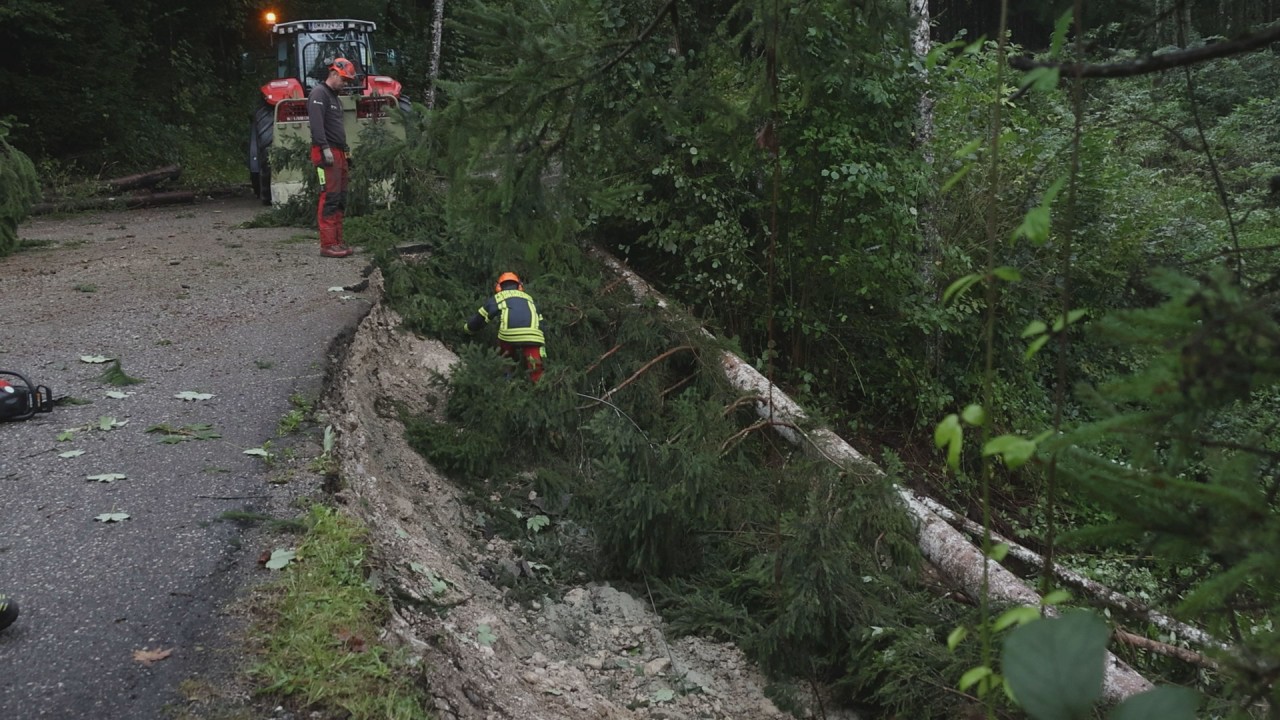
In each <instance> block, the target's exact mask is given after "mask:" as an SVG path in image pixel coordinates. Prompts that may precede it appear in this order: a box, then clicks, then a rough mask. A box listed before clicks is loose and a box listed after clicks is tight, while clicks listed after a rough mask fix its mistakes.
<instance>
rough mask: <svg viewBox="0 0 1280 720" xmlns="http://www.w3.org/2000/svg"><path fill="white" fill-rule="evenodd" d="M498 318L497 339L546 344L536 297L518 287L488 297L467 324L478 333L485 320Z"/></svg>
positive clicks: (522, 343)
mask: <svg viewBox="0 0 1280 720" xmlns="http://www.w3.org/2000/svg"><path fill="white" fill-rule="evenodd" d="M494 318H499V319H500V320H501V322H500V323H499V324H498V339H499V340H502V341H504V342H509V343H512V344H516V345H544V344H546V339H545V338H544V337H543V336H542V315H540V314H538V306H537V305H535V304H534V302H533V298H531V297H529V296H528V295H527V294H525V293H523V292H521V291H519V290H503V291H502V292H500V293H498V294H496V295H494V296H493V297H491V298H489V299H488V300H487V301H486V302H485V304H484V306H483V307H481V308H480V309H479V310H478V311H476V314H475V315H473V316H472V317H471V319H470V320H468V321H467V327H468V328H469V329H470V330H471V331H472V332H475V331H476V330H479V329H480V328H481V327H483V326H484V325H485V324H486V323H488V322H489V321H491V320H493V319H494Z"/></svg>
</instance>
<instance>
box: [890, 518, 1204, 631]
mask: <svg viewBox="0 0 1280 720" xmlns="http://www.w3.org/2000/svg"><path fill="white" fill-rule="evenodd" d="M913 496H914V497H915V498H916V500H917V501H919V502H920V504H921V505H923V506H924V507H925V508H926V509H928V510H930V511H932V512H934V513H936V514H937V515H938V517H941V518H942V519H943V520H946V521H947V522H948V523H950V524H951V525H952V526H959V529H961V530H964V531H965V532H967V533H969V534H970V535H981V534H982V526H981V525H979V524H978V523H976V522H974V521H972V520H970V519H969V518H967V517H964V516H963V515H960V514H958V513H956V512H953V511H952V510H951V509H950V508H947V507H945V506H944V505H942V504H941V503H939V502H938V501H937V500H934V499H932V498H927V497H922V496H920V495H916V494H915V493H913ZM991 541H992V542H995V543H1004V544H1006V545H1008V546H1009V556H1010V557H1013V558H1015V559H1017V560H1018V561H1019V562H1023V563H1026V564H1027V565H1029V566H1031V567H1033V568H1036V569H1040V568H1043V567H1044V558H1043V557H1041V556H1040V555H1039V554H1038V553H1036V552H1035V551H1033V550H1031V549H1029V548H1026V547H1024V546H1022V545H1020V544H1018V543H1017V542H1014V541H1013V540H1009V539H1008V538H1005V537H1001V536H1000V535H999V534H998V533H994V532H993V533H991ZM1053 575H1054V577H1056V578H1057V579H1058V581H1059V582H1061V583H1062V584H1063V585H1066V586H1068V587H1071V588H1075V589H1076V590H1080V591H1083V592H1085V593H1088V595H1089V597H1091V598H1093V599H1094V600H1096V601H1098V602H1099V603H1102V604H1103V605H1106V606H1107V607H1111V608H1115V609H1116V610H1120V611H1122V612H1124V613H1126V614H1128V615H1129V616H1131V617H1134V618H1137V619H1139V620H1142V621H1144V622H1148V623H1151V624H1152V625H1155V626H1156V627H1158V628H1160V629H1161V630H1165V631H1167V632H1171V633H1174V634H1176V635H1177V636H1178V637H1181V638H1184V639H1186V640H1190V641H1191V642H1194V643H1195V644H1197V645H1199V646H1200V647H1203V648H1209V649H1214V650H1226V649H1227V646H1226V644H1225V643H1223V642H1222V641H1221V640H1218V639H1217V638H1214V637H1212V636H1211V635H1209V633H1207V632H1205V631H1203V630H1201V629H1200V628H1196V627H1192V626H1190V625H1187V624H1186V623H1184V622H1181V621H1179V620H1175V619H1173V618H1171V617H1169V616H1168V615H1165V614H1164V613H1161V612H1157V611H1155V610H1152V609H1151V608H1149V607H1147V606H1146V605H1143V604H1142V603H1140V602H1138V601H1137V600H1134V599H1133V598H1131V597H1129V596H1127V595H1124V594H1123V593H1119V592H1116V591H1115V590H1112V589H1111V588H1109V587H1107V586H1106V585H1103V584H1102V583H1100V582H1097V581H1096V580H1090V579H1089V578H1087V577H1085V576H1083V575H1081V574H1080V573H1077V572H1075V571H1073V570H1068V569H1066V568H1064V567H1062V566H1061V565H1059V564H1056V563H1055V564H1054V566H1053Z"/></svg>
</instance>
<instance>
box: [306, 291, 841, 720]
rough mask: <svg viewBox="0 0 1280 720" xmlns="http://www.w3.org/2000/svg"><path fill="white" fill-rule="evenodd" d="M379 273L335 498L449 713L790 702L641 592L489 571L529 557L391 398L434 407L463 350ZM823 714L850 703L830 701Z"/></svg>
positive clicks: (350, 360)
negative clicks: (430, 456) (477, 504)
mask: <svg viewBox="0 0 1280 720" xmlns="http://www.w3.org/2000/svg"><path fill="white" fill-rule="evenodd" d="M370 279H371V283H370V288H369V296H370V298H371V299H373V300H374V301H375V302H374V306H373V309H372V310H371V311H370V313H369V314H368V315H367V316H366V317H365V318H364V320H363V321H362V322H361V323H360V325H359V327H358V329H357V330H356V333H355V335H354V336H353V338H352V340H351V344H350V346H349V348H348V349H347V352H346V355H345V357H344V358H343V359H342V367H341V368H340V369H339V371H338V372H336V373H335V374H334V376H333V377H334V378H336V379H335V382H334V384H333V387H332V388H331V390H330V401H329V402H330V405H331V407H330V408H329V411H330V417H331V419H332V421H333V422H334V424H335V426H336V427H337V428H338V429H339V430H340V433H339V438H340V439H339V442H338V446H337V455H338V458H339V463H340V474H341V477H342V482H343V485H344V489H343V490H342V491H341V492H340V493H339V495H338V497H339V500H340V501H341V503H342V506H343V508H344V510H345V511H346V512H349V513H350V514H352V515H354V516H355V517H357V518H358V519H360V520H361V521H362V522H363V523H364V524H365V525H367V526H368V528H369V531H370V543H371V545H372V548H373V554H374V564H375V566H376V567H377V576H378V580H379V581H381V582H382V583H385V585H386V587H387V589H388V591H389V592H391V594H392V595H393V596H394V597H397V598H398V600H397V602H396V603H395V605H396V609H395V610H394V611H393V614H392V618H391V621H390V623H389V627H388V631H387V635H388V637H387V641H388V642H391V643H397V644H400V645H403V646H405V647H407V648H408V649H409V651H410V657H411V659H412V662H414V663H417V664H420V665H421V667H422V670H423V672H424V673H425V678H426V684H427V686H428V688H429V689H430V691H431V694H432V696H433V699H434V703H435V705H436V708H435V710H436V712H437V713H438V715H439V716H440V717H442V718H450V719H452V718H465V719H470V718H485V719H497V718H521V719H529V718H567V719H573V720H577V719H579V718H582V719H585V718H671V719H675V718H724V719H726V720H729V719H741V720H752V719H756V718H780V717H786V716H788V714H787V713H784V712H782V711H780V710H779V709H778V708H777V707H776V706H775V705H774V703H773V702H771V701H770V700H769V698H767V697H766V696H765V694H764V688H765V687H766V685H767V681H766V680H765V678H764V677H763V676H762V675H761V674H760V673H759V671H758V670H756V669H755V668H754V667H753V666H752V665H751V664H750V663H749V662H747V661H746V659H745V658H744V656H743V654H742V653H741V651H739V650H738V649H737V648H735V647H733V646H732V645H727V644H724V643H719V642H714V641H710V640H706V639H702V638H696V637H683V638H678V639H670V638H667V637H666V635H665V634H664V632H663V628H662V621H661V619H660V618H659V617H658V616H657V615H655V614H654V612H653V611H652V609H651V607H650V605H649V603H648V601H647V600H645V599H643V598H637V597H634V596H632V595H629V594H626V593H623V592H620V591H618V590H617V589H615V588H613V587H611V586H609V585H608V584H601V583H593V582H583V584H580V585H577V586H570V587H567V588H566V590H565V592H564V593H563V596H562V597H561V598H545V599H544V600H543V601H542V602H538V603H530V604H529V606H528V607H527V608H526V607H523V606H521V605H518V604H514V603H509V602H505V601H504V599H503V590H502V589H501V588H499V587H496V586H495V585H493V584H492V583H490V582H489V581H488V580H486V579H485V575H487V574H489V573H488V572H486V571H485V570H484V569H485V568H493V567H501V566H506V567H513V568H517V569H519V568H520V564H521V562H522V561H521V559H520V558H519V557H518V556H517V555H516V554H515V553H514V552H513V549H512V548H511V547H510V546H509V545H508V544H507V543H506V542H505V541H503V540H501V539H499V538H494V539H489V540H485V539H484V537H483V535H482V534H481V533H480V531H479V529H478V528H477V525H476V523H475V513H474V511H471V510H469V508H468V507H467V505H466V502H465V499H464V494H463V493H462V491H461V490H460V489H459V488H457V487H456V486H454V485H453V484H452V483H451V482H450V481H449V479H448V478H446V477H443V476H442V475H441V474H440V473H439V472H438V471H437V470H436V469H435V468H433V467H432V466H431V465H430V464H428V463H427V462H426V461H425V460H424V459H423V458H422V457H421V456H420V455H418V454H417V453H416V452H415V451H414V450H413V449H412V448H410V447H409V445H408V444H407V442H406V441H405V439H404V427H403V425H402V424H401V422H400V421H399V419H398V416H397V410H396V408H395V403H403V404H404V405H405V406H407V407H408V408H409V409H410V410H411V411H412V412H415V413H438V412H439V410H440V409H441V408H442V406H443V402H444V397H443V395H442V393H441V391H440V390H439V388H435V387H432V385H431V384H430V382H429V380H430V377H431V375H432V373H433V372H438V373H447V372H448V370H449V367H450V366H451V365H452V364H454V363H455V362H457V357H456V356H455V355H454V354H453V352H452V351H450V350H449V349H448V348H446V347H445V346H444V345H442V344H441V343H439V342H437V341H434V340H430V339H422V338H418V337H415V336H413V335H412V334H410V333H407V332H404V331H402V330H400V329H399V327H400V318H399V317H398V316H397V315H396V313H395V312H394V311H392V310H390V309H389V308H387V307H386V306H385V305H384V304H383V303H382V302H381V301H380V300H379V298H380V297H381V292H380V289H381V288H380V276H379V275H378V273H376V272H375V273H374V274H373V275H372V277H371V278H370ZM526 565H527V563H526ZM524 571H526V572H528V571H532V572H539V571H540V570H538V569H536V568H535V569H526V570H524ZM796 695H797V696H798V697H800V698H802V701H801V702H802V704H804V705H806V706H808V707H814V706H815V703H813V702H812V701H811V700H810V699H808V698H806V697H805V693H803V692H796ZM804 714H806V715H808V714H813V713H812V711H805V712H804ZM825 717H828V718H836V717H853V715H851V714H841V713H839V712H833V711H832V709H831V708H826V709H825Z"/></svg>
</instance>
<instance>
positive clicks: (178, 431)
mask: <svg viewBox="0 0 1280 720" xmlns="http://www.w3.org/2000/svg"><path fill="white" fill-rule="evenodd" d="M145 432H149V433H164V437H162V438H160V442H162V443H164V444H165V445H176V444H177V443H180V442H186V441H187V440H217V439H219V438H221V437H222V434H221V433H219V432H218V431H217V430H215V429H214V428H213V426H212V425H210V424H208V423H191V424H190V425H183V426H182V427H173V426H172V425H169V424H167V423H159V424H158V425H152V426H151V427H149V428H147V429H146V430H145Z"/></svg>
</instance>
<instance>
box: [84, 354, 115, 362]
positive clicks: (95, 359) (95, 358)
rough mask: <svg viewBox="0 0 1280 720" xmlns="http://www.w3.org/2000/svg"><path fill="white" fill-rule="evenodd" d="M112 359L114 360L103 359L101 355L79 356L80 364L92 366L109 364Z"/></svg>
mask: <svg viewBox="0 0 1280 720" xmlns="http://www.w3.org/2000/svg"><path fill="white" fill-rule="evenodd" d="M113 359H114V358H109V357H105V356H103V355H81V356H80V362H83V363H93V364H98V363H105V362H111V361H112V360H113Z"/></svg>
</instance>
